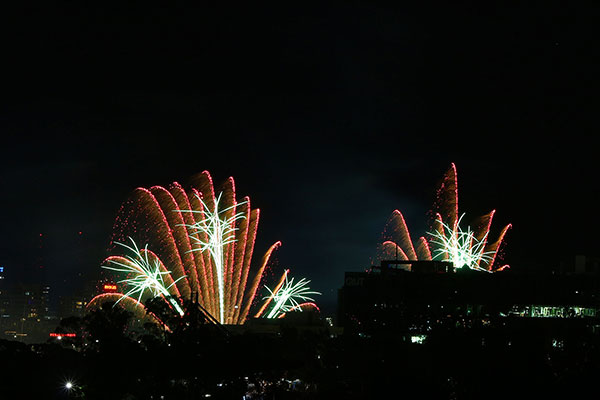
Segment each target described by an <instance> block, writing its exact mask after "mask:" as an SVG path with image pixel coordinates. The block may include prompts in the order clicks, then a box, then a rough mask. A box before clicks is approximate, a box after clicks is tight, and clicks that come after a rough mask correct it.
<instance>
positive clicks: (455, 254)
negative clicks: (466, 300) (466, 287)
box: [430, 214, 494, 272]
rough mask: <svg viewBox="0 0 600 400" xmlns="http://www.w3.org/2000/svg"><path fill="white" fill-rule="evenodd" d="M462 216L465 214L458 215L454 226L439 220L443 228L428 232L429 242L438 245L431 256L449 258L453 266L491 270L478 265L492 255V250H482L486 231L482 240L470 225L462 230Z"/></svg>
mask: <svg viewBox="0 0 600 400" xmlns="http://www.w3.org/2000/svg"><path fill="white" fill-rule="evenodd" d="M464 216H465V214H462V215H461V216H460V218H459V219H458V221H457V222H456V225H455V226H454V228H450V227H449V226H448V225H446V224H444V223H443V222H442V221H441V220H440V221H439V223H440V224H441V225H442V228H443V229H441V230H436V231H434V232H432V233H430V235H431V236H432V239H431V241H430V242H431V243H432V244H435V245H437V247H438V248H437V249H436V250H435V251H434V256H433V258H434V259H435V258H436V257H437V258H439V259H442V260H449V261H451V262H452V263H453V264H454V267H455V268H462V267H464V266H466V267H468V268H471V269H475V270H478V271H485V272H491V271H488V270H487V269H485V268H482V267H480V266H479V265H480V264H481V262H484V263H489V262H490V261H491V260H492V257H493V255H494V252H493V251H484V247H485V242H486V239H487V235H488V232H486V233H485V235H484V237H483V239H482V240H478V239H477V238H475V235H474V233H473V231H471V227H470V226H469V227H467V230H466V231H463V230H462V229H461V227H460V223H461V221H462V218H463V217H464Z"/></svg>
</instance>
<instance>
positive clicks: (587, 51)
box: [0, 1, 600, 307]
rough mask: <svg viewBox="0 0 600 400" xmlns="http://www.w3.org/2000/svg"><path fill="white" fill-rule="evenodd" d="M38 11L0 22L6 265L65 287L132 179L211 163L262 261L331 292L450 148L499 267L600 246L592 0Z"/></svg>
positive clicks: (181, 174) (104, 233)
mask: <svg viewBox="0 0 600 400" xmlns="http://www.w3.org/2000/svg"><path fill="white" fill-rule="evenodd" d="M47 7H49V8H47V9H43V8H32V9H29V10H22V9H21V10H9V11H6V12H3V13H2V15H3V18H4V21H2V24H0V26H2V28H0V29H2V32H1V39H0V40H1V42H0V44H1V46H0V48H1V52H2V53H1V54H2V64H3V70H4V72H3V73H2V88H1V90H0V94H1V95H0V96H1V97H0V98H1V108H0V132H2V145H1V147H0V152H1V153H0V156H1V158H0V167H1V168H0V184H1V187H2V191H1V192H0V234H1V235H2V241H1V242H0V243H1V244H0V265H4V266H6V267H7V269H11V270H12V271H15V270H20V271H27V268H30V267H33V266H34V265H35V264H36V262H37V261H36V258H37V257H39V256H41V257H42V260H43V263H44V264H45V267H46V271H47V273H48V275H49V276H50V278H51V282H52V283H53V284H54V286H55V287H56V288H57V291H67V290H68V288H69V287H71V286H74V285H77V279H76V278H75V277H76V276H77V273H79V272H81V271H85V272H86V273H89V272H90V271H91V272H97V271H98V270H99V263H100V261H101V260H102V258H103V257H104V256H106V253H105V250H106V247H107V245H108V241H109V236H110V229H111V226H112V223H113V219H114V217H115V215H116V212H117V210H118V208H119V205H120V203H121V202H122V201H123V200H125V199H126V198H127V196H128V195H129V194H130V193H131V191H132V190H133V189H134V188H135V187H137V186H151V185H155V184H160V185H168V184H169V183H170V182H172V181H178V182H181V183H185V182H186V179H188V178H189V177H190V176H192V175H193V174H195V173H198V172H201V171H203V170H209V171H210V172H211V174H212V175H213V178H214V179H215V181H216V182H221V181H223V180H224V179H226V178H227V177H228V176H233V177H234V178H235V180H236V185H237V189H238V193H239V194H240V195H245V194H247V195H249V196H250V197H251V198H252V201H253V205H254V206H257V207H259V208H261V210H262V218H261V224H260V226H259V233H258V242H257V245H256V247H255V249H256V251H258V252H259V253H263V252H264V251H265V250H266V248H267V247H268V246H269V245H270V244H271V243H272V242H274V241H276V240H281V241H282V242H283V246H282V247H281V249H280V250H279V251H278V253H277V256H276V263H277V265H276V266H275V268H277V271H279V269H281V268H284V267H289V268H291V269H292V271H293V273H294V275H296V276H304V277H306V278H308V279H311V280H312V281H313V284H312V287H313V288H314V289H317V290H320V291H322V292H323V293H324V296H323V302H324V303H326V307H329V305H332V304H334V302H335V295H336V292H337V289H338V288H339V287H340V286H341V285H342V283H343V273H344V271H347V270H362V269H364V268H366V267H368V266H369V265H370V259H371V257H372V256H373V254H374V252H375V248H376V245H377V242H378V240H379V238H380V235H381V232H382V230H383V227H384V224H385V222H386V220H387V219H388V217H389V216H390V214H391V212H392V211H393V210H394V209H395V208H398V209H400V210H401V211H402V212H403V213H404V214H405V215H406V218H407V222H408V224H409V227H410V228H411V230H412V232H413V235H414V236H417V235H420V234H423V233H424V229H426V225H425V222H426V216H425V214H426V212H427V210H428V209H429V208H430V207H431V205H432V203H433V200H434V194H435V189H436V185H437V183H438V182H439V180H440V179H441V177H442V175H443V173H444V172H445V171H446V169H447V168H448V167H449V165H450V163H451V162H455V163H456V164H457V167H458V176H459V199H460V208H461V211H464V212H466V213H467V215H468V216H473V217H475V216H478V215H481V214H483V213H485V212H487V211H489V210H491V209H497V214H496V218H497V220H496V221H495V223H494V228H496V229H499V228H500V227H501V226H503V224H506V223H508V222H512V223H513V226H514V228H513V230H512V231H510V233H509V235H508V236H507V246H506V248H505V250H506V256H505V259H506V261H507V262H509V263H510V264H511V265H512V266H513V268H515V269H516V268H519V269H522V270H526V269H527V268H533V266H535V265H540V264H544V263H547V262H548V260H555V259H559V258H570V257H572V256H573V255H575V254H587V255H590V256H595V255H596V250H597V248H598V246H597V243H599V242H600V229H598V226H600V224H599V223H600V221H599V217H598V213H597V212H596V206H597V204H598V195H597V194H596V186H597V182H598V171H599V170H600V167H599V166H598V160H597V154H598V150H597V149H598V146H597V145H596V144H593V143H594V139H595V138H596V136H597V131H598V105H599V104H598V103H599V102H598V95H597V94H598V93H599V92H600V91H599V89H600V88H599V85H598V83H599V81H598V71H599V70H600V69H599V68H598V67H599V65H598V52H599V49H600V45H599V43H598V30H597V28H594V26H593V24H594V22H597V20H598V16H599V15H598V14H599V11H600V9H599V8H598V7H596V6H592V5H591V3H590V5H588V4H586V3H583V2H577V3H576V4H574V3H573V4H571V3H565V4H561V5H560V6H559V5H556V4H554V3H552V2H546V1H545V2H539V3H537V4H536V3H531V2H529V3H528V6H527V7H523V6H510V7H508V6H505V7H504V8H497V9H491V8H485V9H484V8H479V7H480V6H473V5H468V4H467V3H461V4H455V5H452V6H451V7H449V6H443V7H440V6H437V7H431V6H430V7H428V8H425V7H422V8H420V7H416V6H412V7H411V6H406V5H402V6H400V5H397V6H395V7H392V8H388V7H379V6H374V5H369V4H367V3H361V2H346V3H345V4H343V5H342V4H337V5H331V4H330V5H328V6H323V5H321V6H320V7H318V8H309V7H306V8H301V7H292V6H290V5H288V6H285V7H282V6H280V8H277V7H275V8H272V7H265V8H248V9H240V8H236V7H234V6H233V5H231V6H230V7H228V8H223V9H219V8H216V7H203V8H200V7H198V8H195V9H186V8H183V7H180V8H175V7H173V8H154V9H148V8H141V7H140V8H135V7H129V8H127V7H115V8H109V7H108V6H98V8H81V7H79V6H78V5H76V4H75V3H69V4H68V5H67V4H65V5H63V6H60V7H57V6H56V5H53V6H52V8H50V6H49V5H48V6H47ZM100 7H102V8H100ZM79 231H81V232H82V235H78V232H79ZM40 233H42V234H43V235H44V236H43V249H42V251H41V252H40V251H39V250H36V248H37V246H38V245H39V234H40ZM552 263H553V261H551V262H550V264H552Z"/></svg>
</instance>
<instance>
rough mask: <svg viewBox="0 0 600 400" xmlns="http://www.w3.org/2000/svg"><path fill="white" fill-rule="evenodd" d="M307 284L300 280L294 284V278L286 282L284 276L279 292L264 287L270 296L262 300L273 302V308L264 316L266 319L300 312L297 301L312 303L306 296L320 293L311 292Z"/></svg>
mask: <svg viewBox="0 0 600 400" xmlns="http://www.w3.org/2000/svg"><path fill="white" fill-rule="evenodd" d="M309 283H310V281H309V280H306V279H304V278H302V279H300V280H299V281H298V282H297V283H295V284H294V278H292V279H290V280H288V277H287V274H286V275H285V283H284V284H283V286H280V288H279V290H277V289H276V290H274V291H271V289H269V288H268V287H267V286H265V287H266V288H267V290H268V291H269V293H270V295H269V296H266V297H265V298H264V299H266V300H269V301H273V302H274V305H273V308H272V309H271V311H270V312H269V313H268V314H267V315H266V318H278V317H279V316H280V315H281V314H285V313H287V312H290V311H292V310H295V309H299V310H301V308H300V303H299V302H298V300H301V301H305V302H312V301H314V300H313V299H312V298H310V297H308V295H314V294H319V295H320V294H321V293H319V292H314V291H311V290H310V288H309V287H308V286H307V285H308V284H309ZM278 286H279V285H278Z"/></svg>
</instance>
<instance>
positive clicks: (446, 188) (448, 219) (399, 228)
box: [379, 164, 511, 272]
mask: <svg viewBox="0 0 600 400" xmlns="http://www.w3.org/2000/svg"><path fill="white" fill-rule="evenodd" d="M495 213H496V211H495V210H493V211H491V212H490V213H488V214H486V215H484V216H483V217H481V218H479V220H478V222H477V224H476V226H475V228H473V227H471V226H468V227H467V228H466V229H464V228H463V227H462V226H461V223H462V220H463V217H464V215H465V214H462V215H460V216H459V211H458V178H457V173H456V166H455V165H454V164H452V165H451V166H450V169H449V170H448V171H447V172H446V174H445V175H444V178H443V180H442V183H441V185H440V187H439V189H438V191H437V196H436V202H435V204H434V209H433V215H434V221H433V224H432V225H433V228H432V229H431V232H429V233H427V234H426V236H421V237H419V239H418V241H417V246H415V245H414V242H413V240H412V238H411V235H410V232H409V230H408V226H407V224H406V221H405V220H404V216H403V215H402V213H401V212H400V211H399V210H394V212H393V213H392V216H391V218H390V220H389V221H388V223H387V225H386V228H385V231H384V236H385V237H386V239H387V240H385V241H384V242H383V243H382V245H381V247H380V254H379V257H380V258H381V259H394V258H396V259H400V260H444V261H450V262H452V263H453V265H454V267H455V268H463V267H467V268H470V269H473V270H477V271H485V272H496V271H501V270H503V269H505V268H508V265H502V266H500V267H497V266H495V262H496V261H497V255H498V251H499V249H500V245H501V244H502V243H503V241H504V237H505V235H506V233H507V231H508V230H509V229H510V228H511V225H510V224H508V225H506V226H505V227H504V228H503V229H502V230H501V232H500V234H499V236H498V238H497V240H496V241H494V242H491V243H490V242H489V236H490V228H491V225H492V220H493V217H494V215H495Z"/></svg>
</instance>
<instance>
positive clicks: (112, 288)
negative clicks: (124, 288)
mask: <svg viewBox="0 0 600 400" xmlns="http://www.w3.org/2000/svg"><path fill="white" fill-rule="evenodd" d="M102 289H104V292H106V293H108V292H116V291H117V285H104V286H103V287H102Z"/></svg>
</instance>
